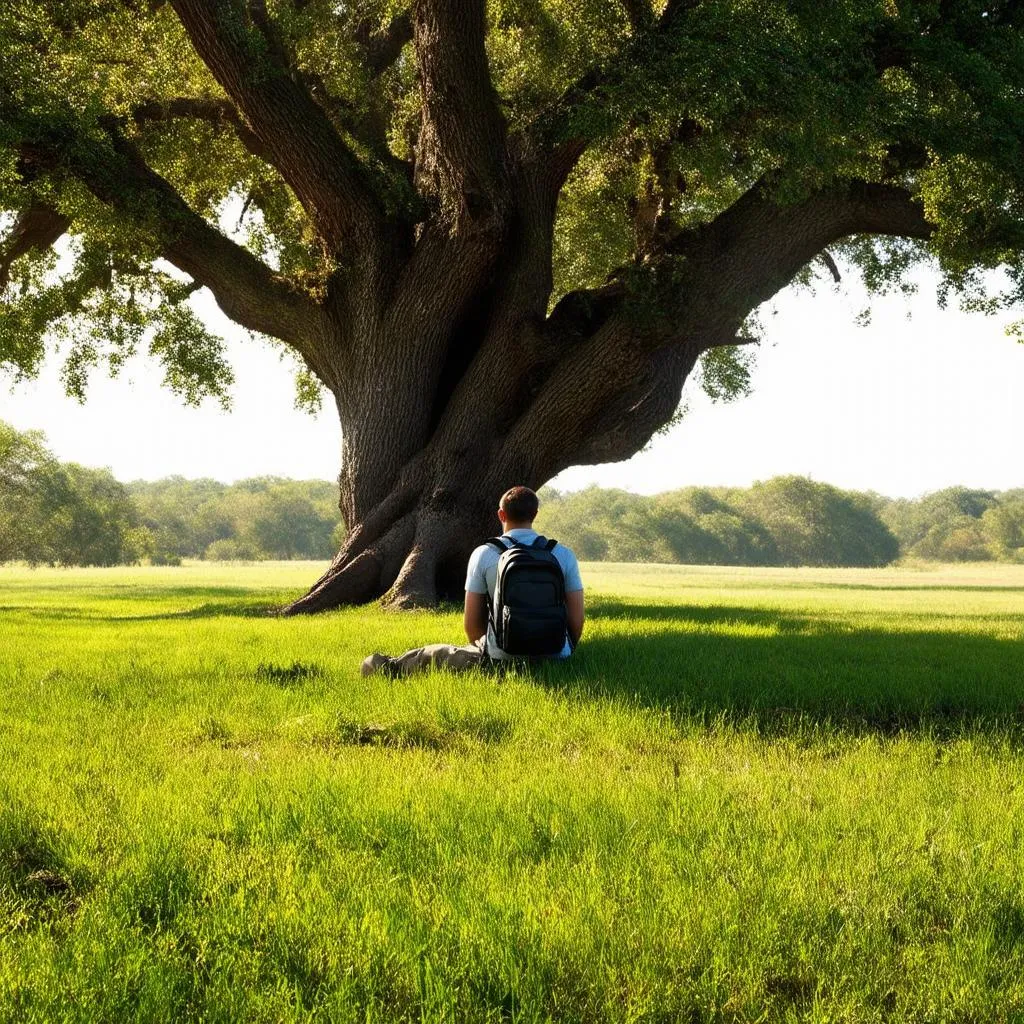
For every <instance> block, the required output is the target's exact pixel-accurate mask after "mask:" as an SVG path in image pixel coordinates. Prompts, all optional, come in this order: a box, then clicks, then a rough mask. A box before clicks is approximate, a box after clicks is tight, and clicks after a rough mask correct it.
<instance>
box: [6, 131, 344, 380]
mask: <svg viewBox="0 0 1024 1024" xmlns="http://www.w3.org/2000/svg"><path fill="white" fill-rule="evenodd" d="M16 117H17V115H15V118H16ZM4 120H5V121H7V122H8V123H11V122H12V121H13V120H14V118H6V117H5V118H4ZM23 128H24V129H27V130H24V132H23V138H24V141H23V142H22V143H21V145H20V161H19V165H20V169H21V171H22V173H23V174H24V175H25V176H27V177H31V176H38V175H40V174H46V173H50V172H52V171H54V170H60V171H61V172H64V173H70V174H71V175H72V176H74V177H75V178H77V179H78V180H79V181H81V182H82V183H83V184H84V185H85V187H86V188H87V189H89V191H90V192H92V194H93V195H94V196H96V198H97V199H99V200H100V201H101V202H103V203H105V204H107V205H109V206H110V207H112V208H113V209H115V210H116V211H117V212H118V213H120V214H121V215H123V216H124V217H125V218H126V219H127V220H128V221H129V222H130V223H133V224H135V225H136V226H137V227H138V228H139V229H140V230H142V231H143V232H144V233H148V234H150V235H152V236H153V238H154V241H155V242H156V245H157V248H158V251H159V252H160V253H161V255H162V256H164V258H166V259H167V260H168V261H169V262H170V263H172V264H173V265H174V266H176V267H177V268H178V269H179V270H181V271H183V272H184V273H186V274H188V275H189V276H190V277H192V278H193V279H194V280H195V281H196V282H198V283H199V284H200V285H202V286H204V287H207V288H209V289H210V291H211V292H212V293H213V296H214V298H215V299H216V300H217V304H218V305H219V306H220V307H221V309H223V310H224V312H225V313H226V314H227V315H228V316H229V317H230V318H231V319H232V320H234V321H235V322H236V323H238V324H240V325H241V326H242V327H246V328H248V329H250V330H253V331H257V332H259V333H261V334H267V335H269V336H271V337H275V338H278V339H280V340H281V341H284V342H285V343H287V344H289V345H291V346H292V347H293V348H294V349H295V350H296V351H298V352H299V354H300V355H302V356H303V357H304V358H305V359H306V361H307V363H308V364H309V365H310V367H311V368H312V369H313V370H315V371H316V372H317V373H318V374H320V375H321V376H325V375H326V374H328V373H329V369H328V361H327V359H326V357H325V354H324V352H323V351H322V350H321V347H320V344H319V342H320V339H321V338H322V337H323V336H324V333H325V329H326V326H327V317H326V314H325V313H324V311H323V310H322V309H321V307H320V306H319V305H318V304H317V303H315V302H314V301H312V300H311V299H310V298H309V296H308V295H306V294H305V293H303V292H302V291H300V290H299V289H297V288H296V287H294V286H293V285H292V284H291V283H290V282H288V281H287V280H286V279H284V278H282V277H280V276H279V275H277V274H275V273H274V272H273V271H272V270H271V269H270V268H269V267H267V266H266V264H264V263H263V262H262V261H261V260H259V259H257V258H256V257H255V256H254V255H253V254H252V253H250V252H248V251H247V250H246V249H244V248H243V247H242V246H240V245H238V244H237V243H235V242H233V241H231V239H229V238H227V237H226V236H224V235H223V234H221V232H219V231H218V230H216V228H214V227H212V226H211V225H210V224H208V223H207V222H206V221H205V220H204V219H203V218H202V217H201V216H200V215H199V214H198V213H196V212H195V211H194V210H193V209H191V207H189V205H188V204H187V203H186V202H185V201H184V199H182V198H181V196H180V195H179V194H178V193H177V192H176V191H175V190H174V188H173V187H172V186H171V185H170V183H169V182H168V181H167V180H166V179H164V178H162V177H161V176H160V175H158V174H157V173H156V172H155V171H153V170H152V169H151V168H150V167H149V166H148V165H147V164H146V163H145V161H144V160H143V158H142V156H141V154H140V153H139V152H138V150H137V149H136V148H135V147H134V146H133V145H132V144H131V143H130V142H129V141H128V140H127V139H126V138H125V137H124V136H123V135H122V134H121V132H120V130H119V128H118V127H117V125H116V123H115V122H114V120H113V119H107V120H106V122H105V124H104V128H105V131H106V133H107V142H106V143H104V142H103V141H101V140H100V139H97V138H96V137H94V136H91V135H86V134H85V133H82V132H80V131H77V130H76V129H74V128H73V127H72V126H71V124H70V122H69V123H66V124H65V125H63V126H62V128H61V130H59V131H52V130H48V129H47V128H43V130H42V131H38V130H34V128H33V126H32V125H23Z"/></svg>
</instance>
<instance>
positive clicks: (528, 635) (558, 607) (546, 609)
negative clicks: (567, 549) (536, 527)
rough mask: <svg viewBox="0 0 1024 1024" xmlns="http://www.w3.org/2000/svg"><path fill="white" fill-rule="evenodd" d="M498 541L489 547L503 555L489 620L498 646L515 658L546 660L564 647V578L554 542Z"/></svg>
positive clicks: (495, 538) (540, 540) (565, 617)
mask: <svg viewBox="0 0 1024 1024" xmlns="http://www.w3.org/2000/svg"><path fill="white" fill-rule="evenodd" d="M509 540H511V541H512V543H511V544H510V545H506V544H505V543H504V542H503V541H502V540H500V539H499V538H497V537H491V538H490V539H489V540H488V541H487V543H488V544H490V545H491V546H492V547H495V548H497V549H499V550H500V551H501V557H500V558H499V559H498V575H497V578H496V579H495V582H494V600H493V602H491V603H490V607H489V609H488V615H490V616H491V624H492V626H493V627H494V637H495V639H496V640H497V642H498V646H499V647H500V648H501V649H502V650H503V651H504V652H505V653H506V654H509V655H512V656H513V657H517V658H519V657H533V658H550V657H553V656H554V655H557V654H561V653H562V650H563V649H564V647H565V638H566V635H567V627H568V616H567V613H566V608H565V576H564V575H563V574H562V566H561V565H560V564H559V561H558V559H557V558H556V557H555V556H554V554H553V553H552V548H553V547H554V546H555V545H556V544H557V543H558V541H555V540H546V539H545V538H544V537H538V538H537V539H536V540H535V541H534V542H533V543H532V544H522V543H520V542H519V541H517V540H513V539H512V538H511V537H510V538H509Z"/></svg>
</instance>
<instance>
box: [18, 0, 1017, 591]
mask: <svg viewBox="0 0 1024 1024" xmlns="http://www.w3.org/2000/svg"><path fill="white" fill-rule="evenodd" d="M0 51H2V52H0V207H2V208H3V209H4V210H7V211H9V213H8V218H7V230H6V233H5V240H4V242H3V243H2V249H0V284H2V285H3V286H4V289H5V290H4V292H3V303H2V320H0V362H2V364H3V365H4V366H5V367H6V368H7V369H8V370H12V371H13V372H14V373H15V374H16V375H17V374H21V375H31V374H33V373H34V372H35V371H36V370H37V369H38V367H39V366H40V364H41V362H42V361H43V359H44V357H46V355H47V353H48V352H50V351H52V350H60V351H61V353H62V356H61V357H62V358H63V359H64V379H65V383H66V386H67V388H68V390H69V391H70V392H72V393H74V394H80V393H82V391H83V389H84V388H85V385H86V378H87V375H88V372H89V370H90V368H91V367H92V366H94V365H96V364H97V363H106V364H108V365H109V366H110V367H111V368H112V369H114V370H116V369H117V368H118V367H119V366H120V365H121V364H122V363H123V362H124V360H125V359H127V358H128V357H129V356H130V355H131V354H132V353H134V352H135V351H136V350H138V349H139V348H140V347H148V350H149V352H150V353H151V354H152V355H153V356H154V357H155V358H156V359H158V360H160V361H161V362H162V364H163V366H164V368H165V373H166V378H167V383H168V385H169V386H170V387H172V388H174V389H175V390H177V391H179V392H180V393H181V394H182V395H183V396H184V397H185V398H186V400H189V401H198V400H199V399H201V398H202V397H204V396H207V395H214V396H223V395H224V394H226V393H227V391H228V389H229V386H230V383H231V371H230V367H229V365H228V364H227V361H226V360H225V357H224V354H223V350H222V347H221V343H220V341H219V339H218V338H216V337H215V336H213V335H212V334H211V333H210V331H209V329H208V328H207V327H205V326H204V325H203V323H202V322H201V321H200V320H199V319H198V318H197V317H196V315H195V313H194V311H193V309H192V307H191V305H190V301H189V300H190V296H191V295H192V293H193V292H194V291H196V290H197V289H209V290H210V292H212V294H213V296H214V298H215V299H216V301H217V303H218V304H219V306H220V307H221V309H223V311H224V312H225V313H226V314H227V316H228V317H230V318H231V319H232V320H234V321H235V322H236V323H238V324H240V325H241V326H242V327H244V328H247V329H248V330H249V331H251V332H252V333H253V334H254V335H262V336H266V337H269V338H271V339H276V340H277V341H278V342H280V343H281V344H283V345H284V346H285V347H286V348H287V349H288V350H289V351H290V352H292V353H294V354H295V356H296V357H297V359H298V360H299V363H300V368H301V374H300V382H301V385H302V390H303V393H304V394H306V395H307V396H311V395H312V394H313V393H315V391H316V390H317V389H325V391H326V392H327V393H329V395H330V396H331V398H332V399H333V401H334V403H335V404H336V406H337V410H338V416H339V420H340V424H341V437H342V443H341V448H342V450H341V475H340V495H341V500H340V503H341V510H342V513H343V515H344V518H345V521H346V523H347V524H348V527H349V531H348V534H347V539H346V541H345V543H344V546H343V547H342V549H341V551H339V553H338V555H337V557H336V558H335V559H334V561H333V563H332V565H331V567H330V569H329V571H328V572H327V573H326V574H325V575H324V576H323V578H322V579H321V580H319V581H318V582H317V583H316V584H315V585H314V586H313V587H312V588H311V590H310V591H309V593H308V594H306V595H305V596H304V597H302V598H300V599H299V600H297V601H296V602H295V603H294V605H293V606H292V608H291V610H292V611H315V610H319V609H323V608H329V607H333V606H336V605H338V604H341V603H345V602H352V601H364V600H368V599H371V598H374V597H380V596H384V597H385V598H386V600H387V602H388V603H390V604H391V605H395V606H404V605H408V604H423V603H430V602H432V601H434V600H435V599H436V597H437V596H438V594H443V593H445V592H449V591H458V590H459V589H460V587H461V574H462V571H463V567H464V564H465V557H466V554H467V552H468V550H469V549H470V548H471V547H472V545H473V544H475V543H476V542H477V541H478V540H479V538H480V537H481V536H482V535H484V534H486V533H487V532H488V531H489V530H491V529H492V521H491V520H492V515H493V509H494V507H495V503H496V499H497V497H498V495H499V494H500V493H501V492H502V490H503V489H504V488H505V487H506V486H508V485H509V484H511V483H525V484H529V485H533V486H539V485H540V484H542V483H543V482H544V481H545V480H547V479H549V478H550V477H552V476H554V475H555V474H556V473H558V472H559V471H560V470H562V469H564V468H566V467H568V466H570V465H574V464H584V463H597V462H607V461H612V460H619V459H624V458H627V457H628V456H630V455H632V454H633V453H634V452H636V451H637V450H638V449H639V448H640V447H641V446H643V445H644V444H645V443H646V442H647V441H648V439H649V438H650V437H651V436H652V434H654V433H655V432H656V431H658V430H659V429H660V428H662V427H663V426H664V425H665V424H667V423H669V422H670V421H671V420H672V417H673V416H674V414H675V413H676V410H677V407H678V404H679V400H680V392H681V388H682V386H683V383H684V381H685V380H686V379H687V377H688V376H689V375H691V374H692V373H693V372H694V371H695V368H698V370H697V372H698V373H702V374H703V380H704V383H705V386H706V387H707V388H708V389H709V390H710V391H711V392H713V393H718V394H721V393H729V392H734V391H736V390H742V389H743V387H744V384H745V378H744V374H745V357H744V353H745V352H746V351H747V350H745V349H743V348H740V347H738V346H742V345H743V344H744V343H745V342H747V341H748V340H749V335H748V334H747V333H746V329H745V327H744V324H745V323H746V322H747V321H748V318H749V317H750V315H751V314H752V312H753V311H755V310H756V309H757V308H758V306H759V305H760V304H762V303H763V302H764V301H765V300H766V299H768V298H769V297H771V296H772V295H773V294H774V293H775V292H777V291H778V290H779V289H780V288H782V287H784V286H786V285H787V284H789V283H790V282H792V281H794V280H795V279H800V278H802V277H806V276H807V275H808V274H809V273H810V272H811V271H810V269H809V268H812V267H813V266H815V264H816V261H817V264H818V265H821V266H824V267H826V268H828V269H831V270H832V271H835V270H836V260H837V259H839V258H842V259H844V260H845V261H847V262H848V263H850V264H852V265H854V266H857V267H859V268H861V270H862V272H863V274H864V277H865V279H866V281H867V282H868V284H869V285H870V286H871V287H873V288H886V287H892V286H899V284H900V282H901V281H902V280H904V277H905V274H906V272H907V270H908V268H910V267H911V266H912V264H913V263H914V262H916V261H918V260H922V259H929V260H933V261H937V263H938V266H939V267H940V269H941V274H942V278H941V279H942V282H943V289H944V290H946V291H949V290H958V291H959V292H961V293H962V294H963V296H964V297H965V298H966V300H967V301H969V302H973V303H976V304H982V303H983V304H987V306H988V307H989V308H991V307H992V306H997V305H1001V304H1002V305H1005V304H1007V303H1012V302H1014V301H1016V300H1017V298H1018V297H1019V296H1020V292H1021V287H1022V281H1024V276H1022V261H1021V253H1022V251H1024V246H1022V244H1021V243H1022V232H1021V224H1022V218H1021V212H1022V205H1021V201H1022V191H1021V185H1022V173H1024V172H1022V167H1024V161H1022V159H1021V139H1022V136H1024V13H1022V11H1021V8H1020V5H1018V4H1016V3H1014V2H1012V0H955V2H954V0H843V2H841V3H823V2H821V0H756V2H753V0H412V4H411V6H408V4H407V0H62V2H61V3H59V4H57V3H50V2H41V0H3V2H2V3H0ZM61 239H64V241H63V242H61V241H59V240H61ZM995 268H1001V270H1000V274H999V275H998V277H997V276H996V275H993V274H990V273H987V272H988V271H989V270H992V269H995ZM993 288H995V289H996V290H993ZM986 289H987V290H986ZM967 357H968V356H967V353H966V351H965V358H967ZM885 372H886V371H885V368H884V367H879V373H885ZM131 429H136V430H143V429H144V424H138V425H134V424H133V425H131ZM712 440H713V439H709V443H712Z"/></svg>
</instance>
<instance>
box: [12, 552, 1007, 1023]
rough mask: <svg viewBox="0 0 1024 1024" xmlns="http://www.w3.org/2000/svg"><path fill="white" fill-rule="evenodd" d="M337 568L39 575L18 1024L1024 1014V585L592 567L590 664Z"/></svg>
mask: <svg viewBox="0 0 1024 1024" xmlns="http://www.w3.org/2000/svg"><path fill="white" fill-rule="evenodd" d="M316 571H317V567H316V566H314V565H311V564H306V565H295V564H274V565H258V566H242V567H239V566H217V565H213V566H211V565H196V566H189V567H186V568H174V569H138V570H124V569H118V570H71V571H67V572H59V571H42V570H40V571H30V570H21V569H11V570H0V753H2V757H0V1015H2V1016H3V1018H4V1019H8V1020H12V1021H14V1020H17V1021H23V1020H40V1021H42V1020H54V1019H60V1020H81V1021H96V1020H125V1019H135V1020H153V1021H167V1020H176V1019H203V1020H206V1019H210V1020H225V1021H235V1020H267V1021H271V1020H273V1021H276V1020H305V1019H312V1018H316V1019H323V1020H332V1021H333V1020H339V1021H349V1020H351V1021H356V1020H359V1021H365V1020H387V1021H393V1020H408V1021H420V1020H427V1021H459V1022H461V1021H488V1020H490V1021H502V1020H509V1021H564V1020H574V1021H652V1022H654V1021H666V1022H667V1021H678V1020H736V1021H741V1020H742V1021H747V1020H779V1021H782V1020H796V1019H801V1020H815V1021H838V1020H843V1021H872V1020H878V1021H882V1020H892V1019H904V1020H908V1021H930V1020H934V1021H964V1020H985V1021H989V1020H993V1021H996V1020H1014V1019H1019V1018H1020V1017H1021V1015H1024V981H1022V978H1024V832H1022V830H1021V827H1020V822H1021V821H1022V820H1024V790H1022V789H1021V787H1020V783H1019V780H1020V778H1021V772H1022V768H1024V756H1022V750H1024V743H1022V740H1024V685H1022V682H1021V676H1020V665H1021V654H1022V638H1024V568H1022V567H999V568H991V567H968V568H964V569H948V568H942V569H939V570H934V569H929V570H927V571H919V570H883V571H850V570H837V571H830V570H814V571H805V570H779V569H771V570H749V569H743V570H732V569H696V568H691V567H668V566H614V565H600V566H597V565H594V566H585V567H584V573H585V578H586V580H587V583H588V586H589V588H590V591H591V594H592V599H591V603H590V609H591V615H592V617H591V620H590V622H589V623H588V629H587V634H586V639H585V642H584V644H583V645H582V646H581V648H580V650H579V652H578V655H577V657H575V658H574V659H573V660H572V661H571V662H570V663H569V664H567V665H547V666H544V667H543V668H540V669H536V670H532V671H531V670H520V671H515V670H513V671H510V672H508V673H507V674H505V675H503V676H498V675H491V674H487V673H482V672H477V673H472V674H469V675H466V676H462V677H455V676H451V675H449V674H446V673H435V674H431V675H426V676H422V677H419V678H416V679H412V680H406V681H401V682H392V681H388V680H384V679H376V678H373V679H365V680H364V679H362V678H361V677H360V676H359V674H358V664H359V660H360V659H361V657H362V656H363V655H364V654H365V653H367V651H369V650H371V649H382V650H389V651H397V650H400V649H404V648H406V647H409V646H413V645H415V644H419V643H424V642H428V641H433V640H457V639H458V637H459V629H460V616H459V615H458V614H457V613H456V612H454V611H449V612H445V613H443V614H440V615H430V614H426V613H416V614H408V615H384V614H382V613H380V612H379V611H378V610H376V609H375V608H363V609H353V610H347V611H342V612H337V613H333V614H330V615H325V616H321V617H319V618H315V619H287V620H285V619H278V618H274V617H272V616H269V615H268V614H266V613H267V611H268V610H270V609H272V608H274V607H276V606H278V605H280V604H281V603H283V602H284V601H285V600H286V599H287V598H288V597H289V596H292V595H293V594H294V592H295V590H296V589H299V588H301V587H302V586H303V585H304V584H305V583H308V582H309V581H310V580H311V579H312V578H314V576H315V574H316Z"/></svg>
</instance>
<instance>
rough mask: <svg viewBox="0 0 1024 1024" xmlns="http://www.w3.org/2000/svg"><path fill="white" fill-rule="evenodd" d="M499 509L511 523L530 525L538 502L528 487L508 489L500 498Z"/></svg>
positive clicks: (535, 513)
mask: <svg viewBox="0 0 1024 1024" xmlns="http://www.w3.org/2000/svg"><path fill="white" fill-rule="evenodd" d="M500 507H501V510H502V512H504V513H505V515H506V516H507V517H508V518H509V519H511V520H512V522H513V523H532V522H533V521H534V519H536V518H537V509H538V508H539V507H540V502H539V501H538V500H537V495H536V494H534V493H533V491H531V490H530V488H529V487H510V488H509V489H508V490H507V491H506V492H505V493H504V494H503V495H502V496H501V504H500Z"/></svg>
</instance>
